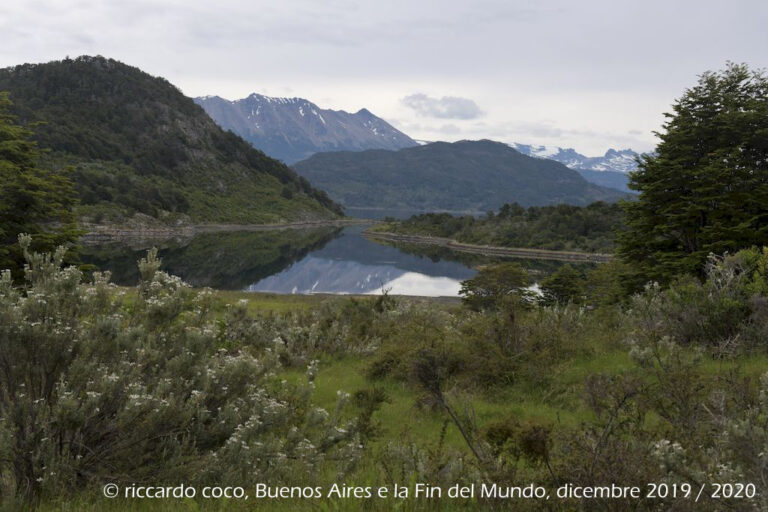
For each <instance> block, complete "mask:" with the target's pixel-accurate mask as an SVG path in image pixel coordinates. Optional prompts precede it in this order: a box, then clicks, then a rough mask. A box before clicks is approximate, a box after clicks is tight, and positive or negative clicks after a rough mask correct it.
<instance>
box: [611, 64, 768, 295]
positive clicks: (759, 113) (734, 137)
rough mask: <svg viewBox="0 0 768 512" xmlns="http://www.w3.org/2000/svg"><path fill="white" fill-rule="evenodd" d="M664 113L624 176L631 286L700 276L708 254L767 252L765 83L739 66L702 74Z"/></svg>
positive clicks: (623, 250)
mask: <svg viewBox="0 0 768 512" xmlns="http://www.w3.org/2000/svg"><path fill="white" fill-rule="evenodd" d="M672 110H673V111H672V113H668V114H665V115H666V117H667V122H666V124H665V125H664V131H663V133H658V134H657V135H658V137H659V138H660V139H661V142H659V144H658V146H657V148H656V154H655V155H651V156H645V157H643V158H642V160H641V162H640V165H639V168H638V170H637V171H636V172H635V173H633V174H632V176H631V178H630V187H631V188H633V189H635V190H637V191H639V192H640V196H639V200H638V201H635V202H627V203H624V205H623V206H624V209H625V211H626V214H627V215H626V223H627V230H626V231H625V232H624V233H623V234H621V235H620V237H619V245H620V247H619V249H620V254H621V255H622V257H623V258H624V259H625V260H626V261H627V262H629V263H631V264H633V266H634V267H635V272H634V276H633V279H634V280H635V284H636V285H642V284H643V283H644V282H647V281H650V280H655V281H658V282H661V283H668V282H670V281H671V280H672V278H674V277H675V276H677V275H680V274H684V273H693V274H695V273H699V274H700V273H701V269H702V268H704V265H703V264H704V262H705V260H706V258H707V255H708V254H710V253H715V254H723V253H725V252H736V251H737V250H739V249H741V248H745V247H750V246H753V245H766V244H768V78H766V76H765V75H764V74H763V72H760V71H750V70H749V68H748V67H747V66H746V65H743V64H730V63H729V64H728V66H727V67H726V69H725V70H723V71H719V72H707V73H704V74H703V75H701V77H700V79H699V83H698V84H697V85H696V86H694V87H692V88H691V89H688V90H686V91H685V93H684V94H683V96H682V97H681V98H680V99H678V100H677V101H676V102H675V104H674V105H673V107H672Z"/></svg>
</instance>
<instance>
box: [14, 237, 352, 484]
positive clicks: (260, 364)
mask: <svg viewBox="0 0 768 512" xmlns="http://www.w3.org/2000/svg"><path fill="white" fill-rule="evenodd" d="M22 247H23V250H24V253H25V255H26V258H27V262H28V265H27V269H26V279H27V283H28V284H27V287H26V288H24V289H20V288H17V287H14V285H13V283H12V281H11V276H10V273H9V272H8V271H5V272H3V274H2V279H0V474H3V475H10V476H11V479H10V481H6V482H7V484H8V485H9V486H10V489H0V492H1V493H3V494H6V493H16V494H17V495H20V496H23V497H24V498H35V497H38V496H40V495H45V494H48V495H56V496H59V495H61V493H63V492H66V491H68V490H78V489H82V488H84V487H87V486H89V485H103V483H104V482H105V481H118V482H120V481H122V482H137V481H152V482H180V481H183V482H185V483H189V484H190V485H193V484H194V483H195V482H200V481H211V482H221V483H225V482H230V483H235V484H237V485H247V484H249V483H253V482H256V481H260V482H268V481H280V482H290V481H294V480H296V479H302V480H303V481H305V482H306V481H311V480H312V479H313V478H314V475H316V474H317V473H318V467H319V466H320V465H321V464H322V463H323V461H324V457H325V455H326V454H327V453H329V452H335V453H336V458H337V459H338V460H340V461H342V462H341V463H335V464H336V469H337V471H341V473H343V472H344V469H345V468H348V467H350V466H349V465H350V464H352V463H354V461H355V459H356V454H357V451H358V442H357V441H356V439H355V436H356V435H355V431H354V429H353V428H351V427H350V426H347V425H342V424H341V419H340V409H337V411H336V412H334V413H332V414H329V413H328V412H326V411H325V410H322V409H318V408H316V407H313V406H312V404H311V402H310V398H311V395H312V389H313V386H314V384H313V382H312V380H313V378H314V377H313V375H314V373H313V372H311V375H310V377H309V381H310V382H308V383H304V384H301V383H297V384H288V383H286V382H284V381H280V380H279V379H278V377H277V376H276V371H277V370H278V369H279V367H280V364H279V361H278V355H277V354H276V353H275V351H274V350H272V349H271V348H270V347H269V343H268V341H269V340H253V339H248V338H247V336H248V335H251V334H253V333H251V332H248V331H237V330H232V329H230V330H227V329H223V330H222V329H220V328H219V326H218V325H217V323H216V321H215V319H214V318H212V317H211V316H210V309H211V308H210V304H209V301H208V299H207V298H206V295H205V294H196V293H194V292H193V291H192V290H191V289H189V288H188V286H187V285H186V284H184V283H183V282H181V281H180V280H179V279H178V278H175V277H172V276H169V275H167V274H165V273H164V272H161V271H160V270H159V266H160V262H159V260H158V259H157V258H156V253H155V252H154V251H150V253H149V254H148V256H147V258H146V259H143V260H142V261H141V262H140V263H139V268H140V273H141V278H142V280H141V284H140V285H139V286H138V289H137V291H136V297H135V300H133V301H132V303H129V302H130V301H125V302H124V301H123V295H124V291H122V290H119V289H118V288H116V287H115V286H114V285H111V284H109V274H101V273H96V274H94V277H93V282H92V283H84V282H83V281H82V277H83V276H82V274H81V272H80V271H78V270H77V269H75V268H72V267H69V268H64V269H62V268H61V262H62V258H63V256H64V250H58V251H56V253H55V254H52V255H47V254H30V253H29V251H28V247H29V238H27V237H24V238H22ZM341 398H344V397H343V396H342V397H341ZM342 402H343V400H342V401H341V402H340V406H341V404H342Z"/></svg>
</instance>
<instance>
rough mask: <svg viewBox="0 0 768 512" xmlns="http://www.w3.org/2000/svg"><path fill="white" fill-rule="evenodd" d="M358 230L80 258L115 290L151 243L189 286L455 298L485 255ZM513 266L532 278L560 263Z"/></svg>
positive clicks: (197, 240) (98, 252)
mask: <svg viewBox="0 0 768 512" xmlns="http://www.w3.org/2000/svg"><path fill="white" fill-rule="evenodd" d="M364 229H365V226H353V227H346V228H321V229H283V230H272V231H262V232H232V233H209V234H202V235H198V236H195V237H192V238H186V239H185V238H179V239H175V240H168V241H163V242H158V241H156V240H153V241H133V242H131V243H128V244H126V243H106V244H104V243H102V244H86V245H85V246H84V247H83V251H82V259H83V261H84V262H86V263H91V264H93V265H95V266H97V267H98V268H99V269H102V270H109V271H111V272H112V281H113V282H115V283H117V284H121V285H134V284H136V283H137V282H138V278H139V273H138V267H137V264H136V263H137V261H138V260H139V259H140V258H142V257H144V256H145V255H146V251H147V249H149V248H151V247H152V246H157V247H158V250H159V255H160V257H161V258H162V260H163V267H162V268H163V270H165V271H166V272H168V273H170V274H173V275H177V276H179V277H181V278H182V279H184V281H186V282H188V283H189V284H191V285H193V286H199V287H202V286H207V287H211V288H215V289H225V290H246V291H254V292H273V293H299V294H309V293H336V294H344V293H350V294H378V293H382V291H383V290H388V292H389V293H392V294H396V295H418V296H432V297H434V296H456V295H457V294H458V292H459V288H460V286H461V285H460V283H461V281H462V280H465V279H468V278H470V277H472V276H473V275H475V273H476V272H475V270H474V269H473V267H476V266H477V265H480V264H483V263H488V262H491V261H498V260H491V259H489V258H485V257H482V256H476V255H467V254H462V253H454V252H452V251H450V250H447V249H444V248H438V247H428V246H413V245H410V246H405V245H402V246H401V245H398V246H392V245H384V244H381V243H377V242H373V241H371V240H368V239H366V238H365V237H363V236H362V234H361V233H362V231H363V230H364ZM517 261H520V262H521V263H522V264H523V265H524V266H525V267H526V268H528V269H529V271H530V272H531V273H532V274H533V275H534V276H536V275H541V274H546V273H549V272H551V271H553V270H554V269H556V268H557V267H558V266H559V265H561V263H559V262H555V261H532V260H517Z"/></svg>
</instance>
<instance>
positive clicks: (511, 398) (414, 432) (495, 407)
mask: <svg viewBox="0 0 768 512" xmlns="http://www.w3.org/2000/svg"><path fill="white" fill-rule="evenodd" d="M214 294H215V296H216V298H217V302H218V304H219V306H220V308H221V310H222V311H223V306H224V304H228V303H229V304H231V303H236V302H238V301H241V300H245V301H246V303H247V310H248V311H249V312H250V313H251V314H252V315H262V314H273V313H278V314H279V313H286V312H291V311H309V310H311V309H313V308H317V307H319V306H320V305H321V304H323V303H324V302H326V301H345V300H348V297H344V296H333V295H310V296H307V295H278V294H272V293H249V292H241V291H216V292H214ZM129 300H130V294H129ZM371 300H373V298H371ZM399 300H425V299H407V298H401V299H399ZM430 304H431V305H432V307H434V308H446V309H448V310H452V309H455V308H457V305H456V304H454V303H444V302H441V301H430ZM616 319H617V317H616V316H615V315H614V316H611V315H603V316H601V313H600V312H594V313H593V316H591V317H590V319H589V320H588V322H587V324H586V326H585V327H584V328H582V329H581V330H580V331H579V332H578V333H574V335H573V336H574V341H573V343H574V345H573V347H568V348H567V350H568V351H569V352H568V354H569V355H564V356H562V355H561V356H560V357H557V358H555V359H554V360H553V363H552V364H551V366H549V367H546V368H540V367H536V365H531V364H528V365H527V366H528V367H531V366H532V368H528V369H527V370H526V371H529V372H531V373H529V374H526V373H523V374H521V375H518V376H516V377H515V379H514V381H513V382H512V383H511V384H508V385H505V386H500V387H498V388H495V389H493V390H491V391H489V390H482V389H473V388H472V387H465V389H464V390H462V392H461V394H454V392H453V390H450V389H449V390H448V396H449V398H450V400H451V403H452V404H454V405H455V406H456V407H457V408H469V409H471V411H472V412H473V415H474V417H475V419H476V423H477V425H478V426H479V428H480V429H481V430H482V429H483V428H484V427H487V426H488V425H490V424H492V423H494V422H499V421H504V420H507V419H510V418H511V419H514V420H515V421H516V422H518V423H520V424H537V425H545V426H549V427H551V428H552V429H553V430H559V429H578V428H580V427H581V425H582V424H583V423H585V422H593V421H594V420H595V419H596V418H595V414H594V412H592V410H591V409H590V408H589V407H588V406H587V404H586V402H585V401H584V388H585V383H586V382H587V381H588V379H589V378H590V377H591V376H594V375H597V374H603V375H616V376H621V375H627V374H630V373H633V372H634V374H635V375H637V376H639V377H640V378H646V379H648V381H649V382H650V381H651V379H652V378H653V376H652V375H650V374H647V376H645V377H643V375H644V374H643V372H641V371H638V370H639V367H638V366H637V365H636V363H635V362H634V361H633V360H632V358H631V357H630V355H629V350H628V348H627V347H626V346H625V345H624V344H623V343H621V333H620V332H617V331H616ZM374 358H375V354H371V355H345V356H330V355H325V356H322V357H321V358H320V360H319V371H318V374H317V377H316V380H315V391H314V395H313V401H314V403H315V405H317V406H319V407H322V408H324V409H326V410H328V411H329V412H330V411H333V410H334V408H335V407H336V404H337V400H338V392H339V391H343V392H346V393H349V394H350V395H354V393H355V392H356V391H359V390H364V389H371V388H374V387H376V388H380V389H382V390H383V391H385V392H386V395H387V396H388V401H387V402H386V403H384V404H382V405H381V407H380V409H379V410H377V411H376V412H375V413H374V415H373V420H374V422H375V423H376V424H377V425H378V430H377V434H376V435H375V436H374V437H373V438H372V439H370V440H369V441H368V446H367V451H366V455H365V456H364V458H363V460H362V461H361V462H360V464H359V466H358V468H357V469H356V471H355V472H354V473H352V474H350V475H347V476H346V477H345V478H344V482H345V483H346V484H349V485H354V484H357V485H363V486H364V485H381V483H382V480H381V479H382V476H381V468H380V467H379V466H377V465H376V463H375V462H374V460H375V457H376V455H377V454H379V453H381V452H382V451H383V450H384V449H385V448H386V446H387V444H388V443H389V442H390V441H397V442H399V443H408V442H414V443H417V444H418V445H419V446H421V447H426V448H428V449H431V448H435V447H437V446H438V444H439V443H440V442H441V432H442V430H443V428H444V426H446V428H445V437H444V439H443V446H444V448H445V449H447V450H451V451H454V450H456V451H463V452H467V451H468V450H467V446H466V443H465V441H464V439H463V438H462V436H461V434H460V432H459V431H458V429H457V427H456V426H455V425H454V424H453V423H451V422H450V421H448V416H447V414H445V412H444V411H442V410H440V409H438V408H429V407H426V406H424V405H421V404H422V403H423V401H422V400H421V398H422V396H421V394H420V392H419V391H418V389H417V388H416V386H414V385H413V384H412V383H409V382H404V381H401V380H397V379H395V378H389V377H387V378H383V379H377V380H375V381H371V380H370V379H368V378H367V377H366V368H367V367H368V365H369V364H370V363H371V361H373V359H374ZM524 367H525V365H524ZM765 368H768V356H766V355H750V356H741V357H738V358H736V359H733V360H715V359H711V358H709V359H708V358H704V359H703V360H702V361H701V366H700V369H701V372H702V374H703V375H705V376H708V377H711V378H718V377H721V376H724V375H727V374H728V373H732V372H735V373H737V374H739V375H743V376H745V377H747V376H749V377H756V376H759V375H760V374H762V373H764V372H765ZM282 376H283V377H284V378H285V379H286V380H288V381H291V382H297V381H303V380H305V379H306V374H305V371H304V369H303V368H289V369H286V370H284V371H283V374H282ZM358 412H359V411H358V409H357V408H356V407H355V406H354V405H352V404H350V405H348V406H347V408H346V409H345V415H346V419H348V420H351V419H353V418H354V417H355V416H356V415H357V414H358ZM660 421H661V420H660V418H658V417H657V416H655V415H654V414H652V413H651V414H649V415H648V416H647V417H646V422H648V424H654V423H659V422H660ZM521 464H523V465H525V464H526V462H524V461H523V462H521ZM324 476H327V478H324V479H323V480H324V481H328V482H330V481H333V480H334V479H335V474H330V473H329V474H328V475H325V474H324ZM247 492H251V491H250V490H247ZM362 503H363V502H361V501H357V500H336V501H334V500H329V499H323V500H306V501H304V500H299V501H297V500H283V501H281V500H260V501H259V500H256V499H251V500H249V501H230V500H197V501H194V500H191V501H190V500H186V501H184V500H176V499H172V500H147V499H144V500H138V499H136V500H120V499H117V500H114V501H112V500H107V499H105V498H103V497H102V496H101V495H100V494H99V493H98V492H97V490H94V491H93V493H92V494H80V495H78V496H76V497H75V498H73V499H68V498H62V499H61V500H60V501H46V502H45V504H44V505H42V506H40V507H36V508H35V510H41V511H44V512H53V511H61V512H69V511H73V512H74V511H97V510H98V511H106V512H111V511H114V512H123V511H136V512H144V511H148V512H154V511H159V512H165V511H170V510H174V511H175V510H182V511H185V510H189V511H197V510H205V511H214V512H217V511H224V510H227V511H229V510H234V511H240V510H277V511H281V510H358V509H359V507H360V506H361V505H362ZM393 505H394V502H392V501H391V500H379V501H377V500H367V501H366V502H365V509H367V510H390V507H391V506H393ZM399 505H400V506H399V507H398V509H399V510H423V509H424V508H425V507H426V508H430V506H428V505H427V504H426V503H425V502H419V501H416V500H409V501H404V502H401V503H400V504H399ZM478 506H479V504H477V503H474V504H473V503H462V502H455V501H451V500H442V501H441V502H440V503H439V509H440V510H454V509H467V508H476V507H478ZM432 508H434V507H432ZM3 510H4V509H3V508H2V507H0V512H3Z"/></svg>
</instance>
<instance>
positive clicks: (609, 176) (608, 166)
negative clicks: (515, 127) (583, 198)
mask: <svg viewBox="0 0 768 512" xmlns="http://www.w3.org/2000/svg"><path fill="white" fill-rule="evenodd" d="M510 146H511V147H513V148H515V149H516V150H518V151H519V152H521V153H523V154H524V155H528V156H533V157H536V158H546V159H549V160H554V161H556V162H560V163H561V164H563V165H565V166H566V167H569V168H571V169H573V170H575V171H577V172H578V173H579V174H581V175H582V176H583V177H584V179H586V180H587V181H590V182H592V183H596V184H598V185H602V186H604V187H611V188H616V189H619V190H622V191H624V192H631V190H630V189H629V187H628V186H627V184H628V182H629V176H628V174H629V173H630V172H632V171H634V170H635V169H637V158H638V157H639V156H640V155H639V154H638V153H636V152H634V151H632V150H631V149H621V150H616V149H609V150H608V151H606V152H605V155H603V156H597V157H588V156H584V155H582V154H581V153H577V152H576V151H575V150H574V149H571V148H566V149H564V148H561V147H557V146H536V145H531V144H518V143H512V144H510Z"/></svg>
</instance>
